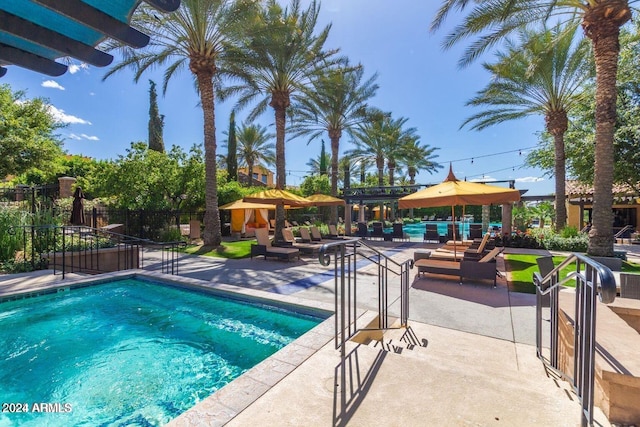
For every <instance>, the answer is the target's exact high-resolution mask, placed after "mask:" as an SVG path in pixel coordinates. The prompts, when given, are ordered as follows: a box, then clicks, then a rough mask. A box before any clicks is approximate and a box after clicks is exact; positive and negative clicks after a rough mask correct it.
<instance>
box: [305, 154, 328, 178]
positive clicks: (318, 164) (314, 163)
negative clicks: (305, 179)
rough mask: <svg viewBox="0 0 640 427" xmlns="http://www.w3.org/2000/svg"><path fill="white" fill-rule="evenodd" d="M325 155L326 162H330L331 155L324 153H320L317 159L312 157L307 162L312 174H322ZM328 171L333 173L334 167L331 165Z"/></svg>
mask: <svg viewBox="0 0 640 427" xmlns="http://www.w3.org/2000/svg"><path fill="white" fill-rule="evenodd" d="M323 156H324V163H325V164H327V163H330V162H331V159H330V158H329V155H328V154H326V153H324V155H323V153H320V155H319V156H318V157H316V158H315V159H310V160H309V161H308V162H307V166H308V167H309V172H310V173H311V175H322V173H321V171H322V163H323ZM327 173H329V174H332V173H333V171H332V168H331V165H330V166H329V167H328V168H327Z"/></svg>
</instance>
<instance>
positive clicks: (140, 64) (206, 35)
mask: <svg viewBox="0 0 640 427" xmlns="http://www.w3.org/2000/svg"><path fill="white" fill-rule="evenodd" d="M254 6H255V2H253V1H233V0H182V2H181V5H180V8H179V9H178V10H176V11H175V12H174V13H169V14H165V15H158V14H157V13H156V12H155V11H154V9H153V8H151V7H148V6H144V5H143V6H141V7H139V8H138V9H137V10H136V12H135V13H134V15H133V17H132V20H131V23H132V25H133V26H134V27H136V28H138V29H140V30H141V31H142V32H144V33H145V34H149V35H151V42H150V43H149V45H148V46H147V47H146V48H144V49H135V50H134V49H132V48H129V47H123V46H122V45H118V44H116V43H112V44H110V45H108V46H107V49H108V50H113V49H118V50H120V53H121V56H122V61H121V62H120V63H119V64H117V65H116V66H114V67H113V68H111V69H110V70H109V72H108V73H107V74H106V76H105V78H107V77H109V76H111V75H112V74H114V73H116V72H118V71H121V70H123V69H125V68H131V69H133V70H134V72H135V74H134V80H135V81H136V82H137V81H138V80H139V79H140V77H141V76H142V74H144V72H145V71H147V70H150V69H153V68H156V67H163V68H166V69H165V72H164V85H163V90H164V91H165V92H166V89H167V85H168V83H169V80H171V78H172V77H173V76H174V75H175V74H176V73H177V72H178V71H181V70H183V69H184V68H185V67H188V68H189V71H190V72H191V73H192V74H193V77H194V79H195V82H196V87H197V90H198V94H199V95H200V105H201V107H202V113H203V119H204V120H203V122H204V151H205V154H204V157H205V166H206V167H205V170H206V172H205V174H206V176H205V207H206V211H205V215H204V233H203V235H202V237H203V240H204V244H205V245H210V246H219V245H220V242H221V241H222V237H221V236H222V235H221V228H220V214H219V211H218V192H217V187H218V183H217V178H216V173H217V165H216V149H217V146H216V129H215V110H214V106H215V103H214V99H215V93H214V80H215V79H216V78H218V77H219V76H220V75H221V74H222V73H224V69H225V68H226V67H227V66H228V63H227V61H226V60H225V55H224V53H225V49H226V46H227V45H228V44H233V43H236V42H237V41H238V39H239V35H240V34H241V33H242V31H241V28H242V27H243V24H245V23H246V22H248V21H250V20H249V19H248V16H249V14H251V13H254Z"/></svg>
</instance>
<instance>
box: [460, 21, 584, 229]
mask: <svg viewBox="0 0 640 427" xmlns="http://www.w3.org/2000/svg"><path fill="white" fill-rule="evenodd" d="M575 32H576V27H575V26H572V27H570V28H566V29H564V30H563V29H562V28H561V27H560V26H559V25H558V26H556V27H554V28H553V29H552V30H547V29H544V30H543V31H542V32H532V31H526V30H522V31H520V34H519V35H520V43H519V44H516V43H512V42H511V41H507V43H506V47H507V51H506V53H501V52H499V53H498V54H497V57H498V60H497V62H496V63H494V64H484V67H485V68H486V69H487V70H488V71H489V72H490V73H491V75H492V78H491V82H490V83H489V84H488V85H487V86H486V87H485V88H484V89H482V90H481V91H480V92H478V94H477V95H476V96H475V97H474V98H472V99H471V100H470V101H469V102H467V105H471V106H475V107H486V108H487V109H484V110H482V111H480V112H478V113H476V114H474V115H473V116H471V117H470V118H468V119H466V120H465V121H464V123H463V124H462V126H461V127H463V126H465V125H466V124H472V126H471V128H472V129H476V130H482V129H484V128H486V127H488V126H492V125H495V124H499V123H502V122H505V121H508V120H515V119H520V118H523V117H527V116H530V115H538V114H542V115H544V117H545V123H546V129H547V132H549V134H550V135H551V136H553V139H554V152H555V155H554V157H555V162H554V175H555V180H556V183H555V190H556V191H555V193H556V219H555V227H556V230H560V229H562V228H564V226H565V225H566V221H567V208H566V205H565V199H566V191H565V171H566V166H565V150H564V135H565V133H566V131H567V129H568V127H569V119H568V114H569V112H570V111H571V110H572V109H574V108H575V107H576V106H577V105H580V104H581V103H583V102H585V101H586V99H585V94H586V92H584V91H581V88H583V87H584V84H585V83H586V82H588V81H589V80H590V79H591V78H592V76H593V73H592V72H589V69H590V67H589V64H590V62H589V59H590V57H589V53H590V52H589V44H588V43H587V40H586V39H584V38H583V39H581V40H580V42H579V43H577V44H575V45H574V35H575Z"/></svg>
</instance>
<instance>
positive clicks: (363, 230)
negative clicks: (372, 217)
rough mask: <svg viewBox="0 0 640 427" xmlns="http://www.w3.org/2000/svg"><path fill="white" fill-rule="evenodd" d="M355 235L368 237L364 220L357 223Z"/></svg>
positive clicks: (367, 229) (367, 228)
mask: <svg viewBox="0 0 640 427" xmlns="http://www.w3.org/2000/svg"><path fill="white" fill-rule="evenodd" d="M356 236H357V237H365V238H366V237H369V227H367V223H366V222H359V223H358V232H357V233H356Z"/></svg>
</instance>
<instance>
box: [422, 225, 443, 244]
mask: <svg viewBox="0 0 640 427" xmlns="http://www.w3.org/2000/svg"><path fill="white" fill-rule="evenodd" d="M424 241H425V242H427V241H429V242H436V243H440V234H439V233H438V224H425V233H424Z"/></svg>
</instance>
